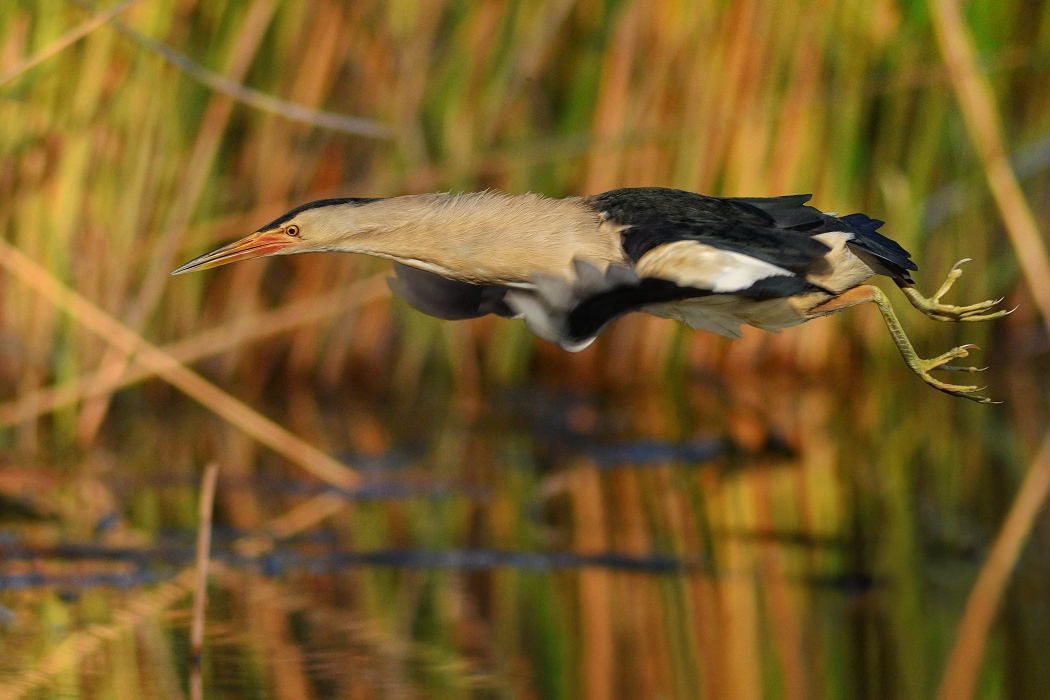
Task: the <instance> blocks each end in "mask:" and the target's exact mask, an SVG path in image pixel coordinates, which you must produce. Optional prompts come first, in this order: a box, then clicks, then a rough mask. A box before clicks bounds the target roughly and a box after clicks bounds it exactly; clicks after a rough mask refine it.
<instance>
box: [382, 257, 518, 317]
mask: <svg viewBox="0 0 1050 700" xmlns="http://www.w3.org/2000/svg"><path fill="white" fill-rule="evenodd" d="M394 272H395V273H396V274H397V277H391V278H390V279H388V280H387V284H388V285H389V286H390V290H391V291H392V292H394V294H396V295H397V296H398V297H400V298H401V299H403V300H404V301H405V302H406V303H407V304H408V305H409V306H411V307H412V308H413V309H416V310H417V311H422V312H423V313H425V314H427V315H428V316H434V317H436V318H441V319H444V320H446V321H459V320H462V319H466V318H478V317H479V316H485V315H486V314H496V315H498V316H512V315H513V312H512V311H511V310H510V308H509V307H508V306H507V305H506V303H504V301H503V297H504V295H505V294H506V293H507V288H506V287H500V286H497V285H484V284H470V283H469V282H459V281H457V280H450V279H448V278H447V277H442V276H441V275H438V274H435V273H433V272H427V271H426V270H420V269H418V268H415V267H410V266H408V265H403V264H401V263H397V262H396V263H394Z"/></svg>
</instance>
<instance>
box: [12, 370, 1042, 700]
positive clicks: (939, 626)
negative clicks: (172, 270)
mask: <svg viewBox="0 0 1050 700" xmlns="http://www.w3.org/2000/svg"><path fill="white" fill-rule="evenodd" d="M735 381H736V382H737V384H735V385H734V388H732V389H731V390H730V389H727V388H723V389H721V390H720V392H721V393H720V394H719V395H718V396H717V401H714V400H713V399H712V393H711V389H710V386H709V385H707V384H705V383H698V384H697V385H696V386H695V387H693V388H692V389H691V390H690V391H685V392H684V393H683V392H681V391H679V392H672V391H664V390H662V389H660V388H658V387H657V388H649V389H646V390H644V391H639V390H632V391H630V392H626V393H624V394H619V395H604V396H600V397H594V396H582V395H574V394H571V393H565V392H560V391H552V392H550V393H544V392H542V391H539V390H536V389H533V390H530V391H528V392H518V393H504V394H497V395H495V396H493V397H491V398H489V399H485V400H479V401H477V402H473V403H470V404H468V405H465V406H463V405H458V404H450V403H447V402H443V401H442V400H439V399H437V398H435V397H434V396H429V397H427V398H426V399H425V400H424V401H420V402H417V403H416V404H413V405H405V406H404V407H402V408H391V406H390V405H389V404H383V403H382V402H377V403H376V404H375V405H369V404H368V403H363V402H361V401H359V400H354V401H348V400H346V399H345V398H340V397H323V396H322V397H320V398H318V397H317V396H315V395H313V394H312V393H310V392H305V393H304V394H302V395H299V396H298V397H297V398H295V399H294V400H291V401H288V402H285V403H275V404H274V405H273V406H272V407H271V408H270V410H269V412H270V413H271V415H274V416H275V417H277V418H279V419H280V420H282V421H283V422H285V423H286V424H287V425H289V427H290V428H291V429H293V430H295V431H296V432H297V433H299V434H302V435H308V436H313V437H312V439H313V440H314V441H316V442H318V443H319V444H324V445H326V447H327V449H329V451H330V452H331V453H332V454H336V455H338V456H339V457H340V458H341V459H343V460H344V461H345V462H346V463H347V464H350V465H352V466H353V467H354V468H355V469H357V470H359V472H360V473H361V474H362V475H363V477H364V484H363V485H362V486H361V487H360V488H358V489H355V490H353V491H351V492H346V491H340V490H338V489H334V488H332V487H330V486H327V485H325V484H322V483H319V482H317V481H313V480H310V479H309V478H304V477H303V476H302V475H301V474H300V473H298V472H297V471H296V470H294V469H292V468H289V467H288V466H287V465H285V464H284V463H282V462H281V461H280V460H278V459H277V458H275V457H273V456H272V455H269V454H267V453H262V452H260V453H258V454H256V452H255V449H254V448H253V447H252V446H251V444H250V443H248V442H247V441H246V440H244V439H243V438H242V437H241V436H239V435H237V434H235V433H232V432H229V431H228V430H227V429H226V428H224V427H222V426H221V425H218V424H217V423H215V422H214V421H212V420H211V419H209V418H207V417H205V416H202V414H201V413H200V412H199V411H197V410H196V409H194V408H193V407H190V406H186V405H180V404H173V405H171V406H169V407H168V408H166V410H165V412H164V414H163V415H158V416H155V417H151V416H149V415H141V414H139V415H136V416H135V418H136V420H134V421H130V420H129V421H128V422H127V423H126V424H125V423H122V424H121V425H120V429H121V431H122V438H121V440H120V442H119V443H113V444H111V445H110V446H109V447H108V448H107V449H106V450H104V451H103V450H100V451H99V452H97V453H90V454H78V455H65V456H63V455H56V456H54V457H52V458H49V459H46V460H42V461H43V462H44V463H47V464H66V465H68V466H65V467H62V468H51V467H45V468H43V469H41V468H37V467H33V468H32V469H29V468H28V467H24V466H22V465H20V464H19V463H18V462H17V461H14V460H12V461H10V462H9V463H8V464H7V465H5V467H4V470H3V471H2V472H0V476H2V479H0V561H2V564H0V640H2V643H3V647H4V652H5V653H4V654H2V655H0V680H2V679H3V678H18V677H21V676H20V674H23V673H25V669H27V668H32V666H33V664H34V663H35V662H34V661H33V660H34V659H40V658H43V657H46V656H47V654H49V653H58V652H56V651H55V650H56V649H58V648H59V647H57V646H56V644H57V642H56V640H61V639H64V638H70V637H69V635H74V636H75V635H78V634H81V635H83V634H104V635H108V636H105V639H124V640H126V641H125V642H124V643H121V644H116V643H110V642H106V643H103V644H102V645H101V646H100V647H98V648H97V649H96V651H95V652H93V653H94V654H95V656H93V657H92V658H93V659H94V660H93V661H92V662H91V664H90V665H85V666H82V667H79V668H81V673H82V674H83V675H84V678H85V679H87V680H85V681H84V682H85V683H89V684H92V685H97V684H99V683H108V682H112V679H113V678H116V677H122V676H121V674H126V673H128V672H129V671H128V669H130V668H136V669H139V671H138V672H139V673H140V674H141V675H140V676H139V678H140V681H139V683H138V685H135V684H134V683H133V684H131V685H130V686H128V687H129V688H131V690H129V691H128V693H130V694H128V695H127V697H137V696H136V695H135V693H138V694H139V696H141V697H153V695H151V693H153V692H154V690H155V688H156V687H159V685H163V684H165V683H167V684H168V685H171V686H173V687H180V686H182V685H183V684H184V680H185V673H186V671H185V668H186V666H185V664H186V656H185V655H186V653H187V652H186V649H187V641H186V640H187V637H186V629H187V625H188V605H189V599H188V597H187V595H186V592H185V590H182V589H179V588H178V586H182V585H184V581H185V580H187V579H185V572H186V571H187V569H188V567H190V566H191V565H192V562H193V537H194V531H195V525H196V515H195V510H194V509H195V501H196V489H197V479H198V475H199V471H198V469H199V465H200V464H202V463H204V462H206V461H208V460H210V459H213V458H215V459H218V461H219V462H220V464H221V465H222V467H223V472H222V474H223V476H222V478H221V480H220V487H219V501H218V506H217V511H216V526H215V528H214V531H213V541H214V544H213V561H214V562H215V563H216V567H217V568H215V570H214V571H213V574H212V578H211V591H212V592H211V603H210V605H209V608H208V613H207V620H208V627H207V630H208V632H207V637H206V647H205V659H206V663H205V687H206V689H207V690H209V691H210V692H211V693H221V694H223V695H224V696H226V697H262V696H267V697H269V696H271V694H276V695H277V696H278V697H317V698H329V697H331V698H337V697H347V696H354V697H399V696H403V697H412V696H431V695H440V694H452V695H459V694H468V695H471V694H480V695H482V696H488V695H491V694H497V695H499V694H510V695H515V694H518V693H525V694H532V695H536V696H541V697H584V696H587V695H588V692H589V691H588V688H589V687H591V684H594V683H598V682H599V680H596V679H601V678H607V679H611V680H610V682H611V683H613V684H614V685H615V683H621V682H622V683H623V684H624V685H623V686H622V687H624V688H628V689H631V690H629V691H625V692H624V696H633V697H654V696H656V695H660V694H663V695H665V696H668V697H699V696H706V697H734V695H732V694H730V693H729V689H734V690H735V689H737V688H751V691H748V692H745V693H744V694H743V695H741V697H743V696H746V695H748V694H750V695H751V696H753V697H758V696H760V695H765V696H768V697H777V696H779V694H780V693H781V691H783V692H784V693H785V694H786V695H788V696H792V697H815V696H827V697H861V696H863V695H864V694H865V693H866V694H867V695H869V696H872V697H874V696H886V697H890V696H898V695H899V696H901V697H919V696H924V695H929V694H930V693H931V692H932V689H933V688H935V686H936V682H937V680H938V673H939V668H940V663H941V660H942V659H943V656H944V655H945V654H946V653H947V649H948V646H949V645H950V642H951V639H952V634H953V632H954V629H955V627H956V625H957V623H958V617H959V615H960V613H961V610H962V607H963V605H964V602H965V598H966V595H967V594H968V592H969V589H970V586H971V585H972V582H973V579H974V577H975V575H976V573H977V570H978V568H979V567H980V566H981V564H982V563H983V561H984V555H985V552H986V550H987V547H988V543H989V541H990V539H991V537H993V536H994V533H995V532H996V530H997V528H998V526H999V523H1000V521H1001V517H1002V513H1003V510H1004V509H1005V507H1006V504H1008V502H1009V499H1010V497H1011V495H1012V493H1013V490H1014V486H1013V484H1014V483H1016V478H1017V477H1016V476H1013V477H1011V482H1010V484H1009V485H1007V484H1005V483H1004V478H1005V474H1006V473H1007V472H1009V470H1010V469H1009V468H1007V467H1005V466H1004V465H1008V464H1010V462H1009V461H1008V459H1006V458H1004V457H1003V448H1002V440H1003V432H1002V431H1003V430H1010V428H1009V427H1006V428H1004V424H1003V423H1002V422H1001V421H1002V414H996V413H994V410H995V409H992V410H991V411H989V410H984V409H983V407H982V408H980V409H977V410H973V409H976V408H977V407H970V406H960V405H958V404H960V403H961V402H955V403H949V402H948V401H947V400H942V398H941V397H940V396H937V395H931V392H928V391H925V387H921V386H920V387H913V386H911V385H906V386H904V387H901V388H899V390H898V389H896V388H895V390H894V391H891V392H881V393H878V392H876V393H874V394H855V393H854V392H852V391H851V390H850V388H843V389H842V390H841V391H832V390H827V389H825V388H817V389H812V388H806V387H799V386H797V385H793V384H791V383H782V382H781V380H779V379H777V378H772V379H770V380H769V381H767V382H757V381H756V382H755V383H750V382H749V381H748V379H747V378H746V377H738V378H736V380H735ZM873 381H878V379H877V378H876V379H874V380H873ZM860 395H863V396H864V397H865V398H864V399H863V400H861V401H858V400H857V398H856V397H857V396H860ZM293 407H294V410H293ZM119 409H120V406H119V404H118V410H119ZM304 415H307V416H311V418H310V420H309V421H308V422H304V419H303V416H304ZM917 415H923V416H925V417H924V418H923V419H922V420H918V421H917V420H915V419H914V416H917ZM118 416H119V413H118ZM115 420H119V418H118V419H115ZM161 425H164V426H166V427H165V428H164V429H163V430H161V428H160V427H159V426H161ZM173 425H174V426H177V427H175V428H173V427H171V426H173ZM158 436H159V437H158ZM158 440H159V441H160V442H161V443H163V446H164V447H165V448H166V453H167V454H169V455H170V456H169V457H167V458H165V459H163V460H160V461H158V460H157V459H156V456H155V455H156V454H157V453H156V452H155V451H151V450H143V446H144V445H147V444H149V443H150V441H154V442H155V441H158ZM150 447H151V448H152V447H155V445H150ZM143 454H147V455H149V457H148V458H146V459H143V458H142V455H143ZM1013 474H1015V475H1016V474H1017V472H1016V471H1014V472H1013ZM332 496H335V497H338V498H339V499H341V500H342V501H343V502H344V503H345V505H344V506H343V507H342V509H341V510H336V511H334V512H333V513H332V514H330V515H328V516H327V517H326V518H324V519H323V520H322V522H321V523H320V524H319V525H317V526H314V527H310V528H307V529H305V530H303V531H299V532H296V533H295V534H293V535H292V536H290V537H285V538H276V539H269V540H266V541H265V544H264V546H262V547H261V548H260V549H252V548H251V547H248V546H246V543H247V542H253V541H254V540H253V538H257V537H258V536H259V535H260V534H266V533H267V532H269V530H268V528H269V527H270V525H269V524H268V523H270V522H272V520H273V519H274V518H277V517H279V516H281V515H282V514H283V513H286V512H288V511H289V509H290V508H292V507H295V506H299V507H303V506H304V504H309V503H312V502H313V501H312V500H311V499H317V498H324V497H332ZM1041 537H1042V539H1040V538H1041ZM1034 542H1035V543H1034V544H1033V546H1032V549H1033V552H1032V553H1029V554H1026V556H1025V557H1023V558H1022V561H1021V563H1020V565H1019V569H1018V572H1017V579H1016V583H1015V586H1014V588H1013V589H1012V590H1013V594H1012V595H1011V597H1010V598H1009V599H1008V600H1007V601H1004V613H1003V623H1002V631H1001V634H1002V635H1003V638H1004V639H1005V640H1007V647H1004V649H1003V650H999V649H993V650H992V651H991V652H990V654H991V657H990V661H989V663H990V664H992V665H993V667H994V665H995V664H1007V663H1010V664H1013V663H1015V661H1014V656H1016V657H1018V658H1023V659H1029V661H1030V662H1031V665H1030V666H1025V671H1024V680H1023V681H1022V685H1023V686H1024V687H1035V684H1036V683H1041V682H1042V681H1043V680H1047V681H1050V678H1044V676H1045V674H1046V671H1045V670H1041V669H1042V668H1043V667H1044V666H1045V664H1042V663H1041V661H1039V660H1040V659H1041V658H1042V656H1041V655H1042V654H1043V652H1042V651H1041V650H1042V649H1043V648H1045V645H1046V644H1047V643H1050V620H1048V619H1047V617H1048V615H1047V607H1048V601H1050V584H1048V583H1047V581H1048V580H1050V578H1048V577H1046V576H1045V569H1046V564H1045V561H1046V559H1045V558H1041V557H1039V556H1038V555H1037V554H1035V552H1036V551H1038V548H1039V547H1040V546H1044V545H1045V533H1043V535H1040V533H1039V532H1037V533H1036V535H1035V540H1034ZM166 586H167V587H168V588H165V587H166ZM180 591H181V592H180ZM151 606H152V607H151ZM128 611H139V612H135V613H134V614H132V613H130V612H128ZM129 616H130V617H129ZM131 619H134V620H135V622H134V623H131V622H128V620H131ZM92 625H102V627H92ZM91 630H95V631H94V632H91ZM100 630H101V631H100ZM74 646H75V645H74ZM77 648H79V647H77ZM1006 648H1009V654H1010V655H1011V657H1010V659H1009V660H1008V659H1007V657H1006V656H1005V654H1006V653H1007V652H1006V651H1005V649H1006ZM62 653H65V652H62ZM142 659H148V660H147V661H146V662H145V663H143V662H142ZM209 659H210V661H209ZM107 679H109V680H107ZM165 679H166V680H165ZM289 679H291V680H289ZM625 679H628V680H625ZM629 679H633V680H629ZM639 679H641V680H639ZM293 687H294V688H298V690H296V691H295V692H293V691H292V690H290V688H293ZM861 688H866V689H868V690H867V691H865V692H860V690H858V689H861ZM872 688H880V689H882V690H879V691H878V692H874V691H871V689H872ZM777 689H780V690H777ZM785 689H787V690H785ZM788 690H790V692H788ZM752 691H754V692H752ZM883 691H885V692H883ZM755 693H757V695H756V694H755Z"/></svg>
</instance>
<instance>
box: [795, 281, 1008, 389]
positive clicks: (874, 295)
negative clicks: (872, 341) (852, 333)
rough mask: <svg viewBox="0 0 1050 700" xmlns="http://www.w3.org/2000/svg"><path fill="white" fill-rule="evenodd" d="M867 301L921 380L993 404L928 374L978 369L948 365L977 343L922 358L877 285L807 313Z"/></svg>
mask: <svg viewBox="0 0 1050 700" xmlns="http://www.w3.org/2000/svg"><path fill="white" fill-rule="evenodd" d="M869 302H870V303H873V304H875V305H876V306H877V307H879V312H881V313H882V320H883V321H885V322H886V327H887V328H888V329H889V331H890V336H891V337H892V338H893V342H894V343H895V344H896V345H897V349H898V350H899V351H900V353H901V356H902V357H904V362H905V363H906V364H907V365H908V368H909V369H911V371H912V372H914V373H915V374H917V375H919V378H920V379H922V381H924V382H926V383H927V384H929V385H930V386H932V387H933V388H934V389H938V390H939V391H943V392H944V393H946V394H951V395H952V396H961V397H963V398H964V399H970V400H971V401H976V402H977V403H995V402H994V401H992V400H991V399H988V398H986V397H984V396H977V395H976V394H975V393H974V392H977V391H980V390H981V388H979V387H976V386H963V385H960V384H947V383H945V382H942V381H940V380H938V379H934V378H933V377H932V376H930V372H931V371H933V370H935V369H940V370H955V371H958V372H980V371H981V369H980V368H977V367H958V366H956V365H950V364H948V363H949V362H951V361H952V360H954V359H956V358H960V357H966V356H967V355H969V350H970V349H971V348H976V347H977V346H975V345H960V346H959V347H957V348H952V349H951V350H949V351H948V352H946V353H944V354H943V355H938V356H937V357H935V358H933V359H930V360H924V359H922V358H921V357H919V355H918V353H916V352H915V348H914V347H912V344H911V341H910V340H908V336H907V335H905V333H904V328H902V327H901V323H900V321H898V320H897V314H896V313H894V311H893V307H892V306H891V305H890V300H889V299H887V298H886V295H885V294H883V293H882V290H881V289H879V288H878V287H873V286H871V285H864V286H861V287H854V288H853V289H849V290H847V291H845V292H843V293H842V294H840V295H838V296H837V297H835V298H834V299H831V300H830V301H827V302H825V303H823V304H820V305H819V306H815V307H813V308H812V309H810V310H809V312H808V313H807V315H808V316H809V317H811V318H812V317H816V316H827V315H828V314H831V313H834V312H836V311H841V310H842V309H846V308H849V307H851V306H857V305H859V304H866V303H869Z"/></svg>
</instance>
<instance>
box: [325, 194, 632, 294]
mask: <svg viewBox="0 0 1050 700" xmlns="http://www.w3.org/2000/svg"><path fill="white" fill-rule="evenodd" d="M341 216H342V217H343V220H342V221H337V222H336V224H335V225H336V227H337V228H341V229H342V231H344V232H347V231H348V232H350V233H349V235H345V236H343V238H342V239H341V240H340V242H339V243H338V244H337V245H333V246H332V247H331V249H335V250H345V251H348V252H354V253H366V254H369V255H376V256H379V257H385V258H391V259H394V260H397V261H399V262H402V263H405V264H407V265H411V266H413V267H418V268H421V269H424V270H428V271H431V272H436V273H438V274H441V275H444V276H446V277H451V278H453V279H459V280H463V281H465V282H473V283H476V284H510V285H516V284H527V283H528V281H529V279H530V277H531V276H532V275H534V274H537V273H542V274H556V275H562V274H564V275H570V274H571V271H572V260H573V258H583V259H587V260H593V261H596V262H599V263H606V264H607V263H611V262H620V261H622V260H623V252H622V250H621V248H620V240H619V234H618V233H617V232H616V231H614V230H612V229H611V228H608V227H605V226H603V225H602V223H601V221H600V219H599V217H598V214H597V213H596V212H595V211H594V210H593V209H592V208H590V207H589V206H588V205H587V203H586V200H583V199H581V198H578V197H571V198H567V199H548V198H546V197H541V196H540V195H536V194H522V195H506V194H502V193H498V192H478V193H472V194H462V195H448V194H424V195H410V196H405V197H394V198H391V199H383V200H378V201H375V202H370V203H368V204H364V205H360V206H356V207H352V208H347V209H346V210H345V212H343V213H342V214H341Z"/></svg>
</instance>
